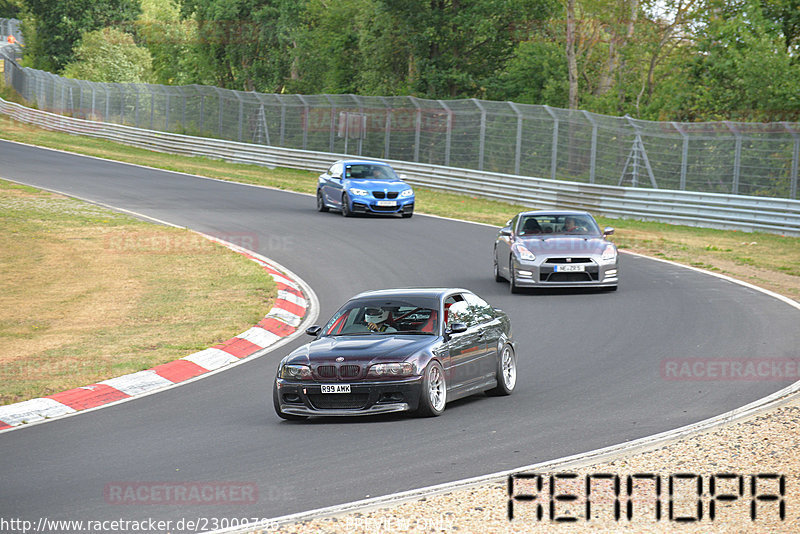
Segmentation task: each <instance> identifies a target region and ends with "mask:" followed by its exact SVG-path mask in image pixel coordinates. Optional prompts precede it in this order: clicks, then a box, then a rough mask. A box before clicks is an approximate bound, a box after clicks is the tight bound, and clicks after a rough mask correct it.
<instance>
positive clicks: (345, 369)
mask: <svg viewBox="0 0 800 534" xmlns="http://www.w3.org/2000/svg"><path fill="white" fill-rule="evenodd" d="M360 370H361V368H360V367H359V366H358V365H343V366H341V367H339V376H341V377H342V378H356V377H358V375H359V372H360Z"/></svg>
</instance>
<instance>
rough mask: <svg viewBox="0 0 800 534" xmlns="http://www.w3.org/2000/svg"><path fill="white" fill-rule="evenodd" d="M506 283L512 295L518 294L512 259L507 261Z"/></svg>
mask: <svg viewBox="0 0 800 534" xmlns="http://www.w3.org/2000/svg"><path fill="white" fill-rule="evenodd" d="M508 282H509V285H510V286H511V292H512V293H519V292H520V291H519V286H518V285H517V274H516V273H515V272H514V259H513V258H509V260H508Z"/></svg>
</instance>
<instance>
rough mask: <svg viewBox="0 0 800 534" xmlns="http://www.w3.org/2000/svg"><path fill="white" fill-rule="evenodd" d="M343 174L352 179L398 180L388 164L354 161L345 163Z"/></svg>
mask: <svg viewBox="0 0 800 534" xmlns="http://www.w3.org/2000/svg"><path fill="white" fill-rule="evenodd" d="M344 176H345V178H349V179H352V180H399V178H398V177H397V175H396V174H395V172H394V170H392V168H391V167H389V166H388V165H375V164H369V163H356V164H352V165H345V167H344Z"/></svg>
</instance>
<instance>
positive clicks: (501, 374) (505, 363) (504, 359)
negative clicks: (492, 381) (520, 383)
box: [487, 345, 517, 395]
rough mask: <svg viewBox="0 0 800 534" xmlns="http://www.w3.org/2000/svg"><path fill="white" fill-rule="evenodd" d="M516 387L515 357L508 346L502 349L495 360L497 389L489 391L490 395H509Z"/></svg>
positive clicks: (512, 350)
mask: <svg viewBox="0 0 800 534" xmlns="http://www.w3.org/2000/svg"><path fill="white" fill-rule="evenodd" d="M516 385H517V356H516V355H515V354H514V349H512V348H511V346H510V345H506V346H504V347H503V350H502V351H500V356H499V357H498V358H497V387H495V388H494V389H491V390H489V391H488V392H487V393H489V394H490V395H511V392H512V391H514V387H515V386H516Z"/></svg>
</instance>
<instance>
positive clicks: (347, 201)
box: [317, 160, 414, 218]
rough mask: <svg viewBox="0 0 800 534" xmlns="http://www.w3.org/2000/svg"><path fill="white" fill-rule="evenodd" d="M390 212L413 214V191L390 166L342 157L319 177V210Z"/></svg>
mask: <svg viewBox="0 0 800 534" xmlns="http://www.w3.org/2000/svg"><path fill="white" fill-rule="evenodd" d="M329 209H333V210H338V211H341V212H342V215H344V216H345V217H351V216H353V215H355V214H357V213H376V214H378V213H384V214H386V213H388V214H397V213H399V214H401V215H402V216H403V217H406V218H408V217H411V216H412V215H413V214H414V190H413V189H412V188H411V186H410V185H408V184H407V183H405V182H404V181H403V180H402V179H401V178H400V177H399V176H397V174H396V173H395V172H394V169H392V168H391V167H390V166H389V165H387V164H386V163H382V162H379V161H367V160H339V161H337V162H335V163H334V164H333V165H331V166H330V167H329V168H328V170H327V171H325V172H324V173H323V174H321V175H320V177H319V183H318V184H317V210H319V211H328V210H329Z"/></svg>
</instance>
